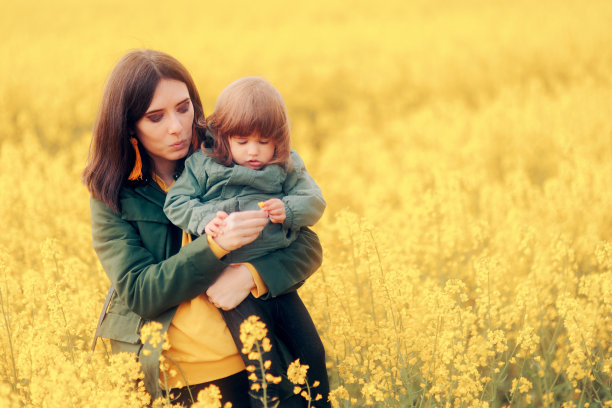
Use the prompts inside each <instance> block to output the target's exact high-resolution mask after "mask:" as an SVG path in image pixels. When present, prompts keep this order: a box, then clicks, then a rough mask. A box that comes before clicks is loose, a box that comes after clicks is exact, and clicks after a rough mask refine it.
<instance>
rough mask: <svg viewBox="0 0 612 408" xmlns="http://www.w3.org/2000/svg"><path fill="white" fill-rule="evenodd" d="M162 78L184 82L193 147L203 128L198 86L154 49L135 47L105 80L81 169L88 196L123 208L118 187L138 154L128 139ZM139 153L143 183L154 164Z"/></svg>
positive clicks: (171, 58) (122, 185) (184, 71)
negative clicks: (190, 106) (191, 116)
mask: <svg viewBox="0 0 612 408" xmlns="http://www.w3.org/2000/svg"><path fill="white" fill-rule="evenodd" d="M164 78H166V79H175V80H178V81H181V82H183V83H185V85H186V86H187V90H188V91H189V96H190V98H191V102H192V104H193V110H194V132H193V135H192V137H193V141H194V143H192V145H193V146H196V145H197V139H198V138H197V134H199V133H201V132H202V131H203V129H204V127H205V117H204V109H203V108H202V102H201V100H200V96H199V94H198V90H197V89H196V86H195V84H194V82H193V79H192V78H191V75H190V74H189V72H188V71H187V69H186V68H185V67H184V66H183V65H182V64H181V63H180V62H178V61H177V60H176V59H175V58H173V57H171V56H170V55H168V54H165V53H163V52H160V51H154V50H134V51H131V52H129V53H127V54H126V55H125V56H123V58H121V60H120V61H119V62H118V63H117V65H116V66H115V68H114V69H113V71H112V73H111V75H110V77H109V79H108V82H107V84H106V88H105V90H104V96H103V97H102V103H101V105H100V111H99V112H98V117H97V119H96V122H95V125H94V129H93V135H92V140H91V144H90V146H89V159H88V164H87V167H86V168H85V170H84V171H83V182H84V183H85V185H86V186H87V188H88V189H89V191H90V192H91V195H92V196H93V197H94V198H96V199H98V200H101V201H103V202H104V203H105V204H106V205H107V206H108V207H110V208H111V209H113V210H114V211H115V212H119V211H120V210H121V209H120V203H119V193H120V191H121V188H122V187H124V186H125V185H127V184H128V183H132V182H128V175H129V174H130V172H131V171H132V168H133V167H134V162H135V158H136V157H135V153H134V149H133V147H132V145H131V144H130V137H131V136H132V135H133V134H134V131H135V127H136V122H138V120H140V118H142V117H143V115H144V114H145V113H146V111H147V109H148V108H149V105H150V104H151V100H152V99H153V94H154V93H155V88H156V87H157V84H158V83H159V81H160V80H161V79H164ZM193 146H192V149H193ZM191 151H192V150H190V153H191ZM140 155H141V158H142V164H143V167H142V173H143V177H144V182H147V181H148V180H149V179H150V178H151V172H152V170H153V169H152V165H153V163H152V161H151V159H150V158H149V156H148V154H147V152H146V150H145V149H144V148H142V145H141V148H140Z"/></svg>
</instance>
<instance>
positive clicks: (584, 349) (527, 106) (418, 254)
mask: <svg viewBox="0 0 612 408" xmlns="http://www.w3.org/2000/svg"><path fill="white" fill-rule="evenodd" d="M610 21H612V3H610V2H609V1H604V0H593V1H589V2H588V3H585V2H579V1H568V0H558V1H552V0H543V1H538V2H528V1H524V0H514V1H510V0H499V1H495V2H492V1H484V0H465V1H455V0H437V1H425V0H410V1H396V0H392V1H386V2H374V1H364V0H355V1H353V2H350V3H347V2H344V1H338V0H329V1H314V2H308V3H306V2H302V3H298V4H292V3H291V2H282V1H274V0H269V1H262V2H247V1H231V2H228V3H224V4H221V3H220V2H219V3H211V2H195V1H194V2H190V1H183V0H178V1H173V2H158V1H147V2H144V1H134V2H120V1H116V0H113V1H100V0H96V1H90V2H78V1H74V0H58V1H55V2H35V1H32V0H25V1H20V2H17V1H13V2H10V3H6V2H5V4H3V5H2V13H0V38H2V40H1V41H0V197H1V201H0V219H1V220H2V222H3V225H2V234H0V295H1V298H0V304H1V306H2V308H1V311H2V318H0V333H2V335H1V336H0V346H1V347H0V406H7V407H9V406H10V407H22V406H28V407H29V406H32V407H56V406H57V407H60V406H62V407H63V406H75V407H87V406H92V407H94V406H100V402H99V401H105V402H104V406H109V407H110V406H116V407H126V406H134V407H140V406H144V402H143V401H144V400H143V396H142V395H137V394H135V393H133V392H131V389H130V384H131V383H130V378H132V377H133V376H137V373H136V369H135V367H133V364H131V363H130V362H129V361H127V360H125V359H122V358H117V357H113V358H110V357H108V356H106V354H105V353H104V347H102V346H99V347H98V349H97V351H96V354H95V355H94V357H93V359H92V362H91V363H90V364H86V363H85V360H86V359H87V356H88V353H87V349H88V346H89V342H90V340H91V336H92V333H93V330H94V327H95V324H96V320H97V316H98V313H99V310H100V307H101V305H102V301H103V298H104V295H105V292H106V288H107V286H108V280H107V278H106V277H105V275H104V272H103V271H102V270H101V268H100V266H99V265H98V263H97V260H96V258H95V254H94V253H93V251H92V249H91V238H90V234H91V229H90V226H89V222H90V220H89V208H88V193H87V191H86V189H85V187H84V186H83V185H82V184H81V183H80V172H81V171H82V169H83V167H84V166H85V162H86V158H87V150H88V145H89V139H90V137H91V128H92V124H93V120H94V118H95V115H96V112H97V107H98V103H99V100H100V97H101V93H102V89H103V86H104V82H105V79H106V76H107V75H108V73H109V72H110V70H111V69H112V67H113V66H114V64H115V63H116V62H117V60H118V59H119V58H120V57H121V56H122V55H123V54H124V53H125V52H126V51H127V50H129V49H133V48H154V49H159V50H162V51H165V52H168V53H170V54H171V55H173V56H175V57H176V58H177V59H179V60H180V61H181V62H183V63H184V64H185V65H186V67H187V68H188V69H189V70H190V72H191V73H192V75H193V76H194V79H195V81H196V84H197V85H198V88H199V91H200V95H201V96H202V99H203V101H204V107H205V112H206V113H210V112H211V111H212V108H213V107H214V102H215V98H216V96H217V95H218V93H219V92H220V91H221V89H223V87H224V86H225V85H227V84H228V83H229V82H231V81H232V80H234V79H236V78H238V77H240V76H244V75H261V76H264V77H265V78H267V79H268V80H270V81H271V82H272V83H273V84H274V85H275V86H276V87H277V88H278V89H279V90H280V92H281V93H282V94H283V96H284V98H285V101H286V103H287V106H288V109H289V114H290V117H291V121H292V143H293V146H294V148H296V149H297V150H298V151H299V152H300V154H301V155H302V157H303V158H304V159H305V161H306V164H307V167H308V169H309V171H310V172H311V173H312V175H313V176H314V177H315V179H316V180H317V181H318V183H319V184H320V186H321V187H322V189H323V192H324V195H325V197H326V199H327V202H328V209H327V211H326V214H325V216H324V218H323V220H322V221H321V222H320V223H319V224H318V225H317V226H316V231H317V232H318V233H319V235H320V238H321V240H322V243H323V246H324V249H325V259H324V264H323V267H322V268H321V270H320V271H319V272H317V273H316V274H315V275H314V276H313V277H312V278H311V279H310V280H309V281H308V282H307V283H306V285H305V286H304V287H303V288H302V289H300V294H301V296H302V298H303V299H304V300H305V301H306V303H307V305H308V306H309V310H310V311H311V314H312V315H313V318H314V319H315V321H316V323H317V326H318V328H319V330H320V333H321V336H322V338H323V340H324V343H325V345H326V348H327V351H328V360H329V373H330V377H331V379H332V389H333V390H334V391H333V392H332V397H333V400H332V402H333V403H334V405H335V406H341V407H349V406H350V407H362V406H377V407H395V406H401V407H405V406H415V407H438V406H439V407H446V406H449V407H450V406H452V407H468V406H470V407H472V406H473V407H486V406H491V407H500V406H512V407H528V406H533V407H587V406H588V407H603V406H608V407H610V406H612V402H610V401H611V399H612V394H611V392H612V389H611V376H612V320H611V315H612V313H611V312H612V188H610V187H611V184H610V180H611V179H612V122H611V121H610V117H611V109H612V29H610ZM315 406H316V404H315Z"/></svg>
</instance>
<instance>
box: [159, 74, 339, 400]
mask: <svg viewBox="0 0 612 408" xmlns="http://www.w3.org/2000/svg"><path fill="white" fill-rule="evenodd" d="M207 123H208V127H209V129H210V131H211V132H209V133H207V136H209V137H210V138H212V139H213V141H212V148H209V147H205V143H203V144H202V149H200V150H198V151H196V152H194V153H193V154H192V155H191V156H190V157H189V158H188V159H187V160H186V161H185V169H184V171H183V173H182V174H181V176H180V177H179V178H178V180H177V181H176V182H175V183H174V185H173V186H172V188H171V189H170V191H169V192H168V194H167V197H166V203H165V206H164V211H165V213H166V215H167V217H168V219H170V221H172V222H173V223H174V224H175V225H177V226H179V227H181V228H182V229H183V230H185V231H187V232H189V233H190V234H194V235H201V234H203V233H206V234H208V235H209V236H211V237H215V236H216V234H218V233H219V232H220V231H221V229H220V227H221V226H222V224H223V222H224V221H223V220H224V219H225V218H226V217H227V216H228V214H229V213H231V212H233V211H243V210H261V211H266V212H267V214H268V216H269V218H270V223H268V224H267V225H266V227H265V228H264V230H263V231H262V233H261V236H260V237H259V238H258V239H256V240H255V241H253V242H252V243H250V244H248V245H245V246H243V247H241V248H239V249H237V250H235V251H232V252H231V253H229V254H227V255H226V256H225V258H224V260H227V261H229V262H231V263H238V262H248V261H249V260H252V259H254V258H257V257H258V256H261V255H263V254H265V253H268V252H271V251H274V250H276V249H279V248H283V247H286V246H288V245H290V244H291V242H293V241H294V240H295V239H296V237H297V234H299V230H300V228H301V227H304V226H310V225H313V224H315V223H316V222H317V221H318V220H319V219H320V218H321V216H322V214H323V211H324V209H325V200H324V199H323V197H322V194H321V189H320V188H319V187H318V186H317V184H316V183H315V182H314V180H313V179H312V177H311V176H310V175H309V174H308V173H307V172H306V169H305V166H304V162H303V161H302V159H301V158H300V157H299V156H298V154H297V153H296V152H295V151H292V150H291V149H290V135H289V119H288V115H287V110H286V107H285V103H284V101H283V99H282V97H281V95H280V93H279V92H278V91H277V90H276V88H274V87H273V86H272V85H271V84H270V83H268V82H267V81H265V80H263V79H262V78H259V77H246V78H242V79H239V80H237V81H235V82H233V83H231V84H230V85H228V86H227V87H226V88H225V89H224V90H223V91H222V92H221V95H220V96H219V98H218V100H217V104H216V106H215V111H214V112H213V113H212V115H211V116H210V117H209V118H208V121H207ZM221 314H222V315H223V318H224V320H225V322H226V323H227V326H228V328H229V330H230V332H231V334H232V337H233V338H234V341H235V342H236V344H237V346H238V349H239V350H240V349H241V348H242V342H241V341H240V324H241V323H242V322H243V321H244V320H245V319H246V318H247V317H249V316H250V315H257V316H259V317H260V319H261V320H262V321H263V322H264V323H265V324H266V326H267V327H268V330H269V332H271V333H273V334H274V336H269V337H270V339H271V340H272V345H273V347H272V349H271V351H269V352H266V353H264V355H263V356H262V361H267V360H270V361H271V362H272V365H271V367H270V368H269V369H267V372H269V373H271V374H272V375H274V376H277V377H278V376H281V374H282V373H281V371H282V370H281V368H282V365H281V358H280V355H279V353H280V349H279V347H278V346H277V343H276V341H275V339H276V338H278V339H280V340H282V342H283V344H285V345H286V346H287V349H288V351H289V353H290V354H291V358H292V359H296V358H299V359H300V363H301V364H307V365H309V366H310V368H309V370H308V380H309V383H311V384H312V383H314V382H315V381H318V382H319V383H320V385H319V386H318V387H317V388H315V389H314V390H313V395H316V394H317V393H318V394H321V395H322V397H323V398H322V399H321V400H320V401H317V404H316V406H318V407H323V406H329V403H328V402H327V395H328V393H329V381H328V377H327V371H326V367H325V352H324V350H323V346H322V343H321V340H320V338H319V336H318V333H317V331H316V328H315V327H314V324H313V322H312V319H311V318H310V315H309V314H308V311H307V310H306V308H305V307H304V304H303V303H302V301H301V299H300V298H299V297H298V295H297V292H295V291H293V292H290V293H288V294H285V295H281V296H277V297H275V298H269V299H267V300H260V299H257V298H255V297H253V296H252V295H249V297H247V298H246V299H245V300H244V301H243V302H242V303H241V304H240V305H238V306H237V307H236V308H235V309H233V310H229V311H223V310H221ZM243 359H244V361H245V364H246V365H247V366H249V365H256V366H257V365H258V363H257V362H254V361H253V360H249V359H248V357H247V356H246V355H243ZM259 372H260V370H259V367H257V370H255V373H259ZM259 377H260V376H259V375H258V382H259V383H260V384H261V378H259ZM278 391H279V390H278V386H276V385H274V384H269V385H268V389H267V396H268V405H269V406H270V404H271V406H273V405H274V399H275V398H278V395H279V392H278ZM262 398H263V390H259V391H257V392H255V393H254V395H253V398H252V399H251V401H252V406H254V407H261V406H263V401H262Z"/></svg>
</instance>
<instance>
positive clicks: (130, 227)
mask: <svg viewBox="0 0 612 408" xmlns="http://www.w3.org/2000/svg"><path fill="white" fill-rule="evenodd" d="M165 198H166V195H165V193H164V192H163V191H162V189H161V188H160V187H159V186H158V185H157V183H155V182H153V181H151V182H148V183H146V184H144V185H141V186H138V187H135V188H131V187H124V188H123V189H122V191H121V193H120V209H121V210H120V213H119V214H118V213H115V212H114V211H113V210H111V209H110V208H109V207H108V206H106V205H105V204H104V203H103V202H101V201H99V200H96V199H93V198H92V199H91V202H90V205H91V220H92V235H93V247H94V249H95V251H96V253H97V254H98V258H99V259H100V263H101V264H102V267H103V268H104V271H105V272H106V274H107V275H108V277H109V279H110V281H111V283H112V285H113V286H114V288H115V293H114V294H113V296H112V298H111V301H110V304H109V306H108V309H107V310H106V314H105V316H104V319H103V321H102V323H101V325H100V326H99V327H98V330H97V331H96V335H97V336H99V337H103V338H108V339H110V341H111V347H112V349H113V352H121V351H129V352H134V353H136V354H137V355H138V356H139V359H140V362H141V365H142V369H143V372H144V374H145V386H146V388H147V390H148V391H149V393H150V394H151V396H152V398H153V399H155V398H157V397H159V396H161V388H160V387H159V365H158V364H159V362H158V359H159V356H160V353H161V348H160V347H158V348H156V349H151V351H152V352H151V353H150V354H149V353H144V354H143V353H142V351H143V346H142V344H141V342H140V328H141V327H142V325H143V324H144V323H146V322H148V321H157V322H160V323H161V324H162V327H163V329H162V332H165V331H166V330H167V329H168V326H169V325H170V321H171V320H172V317H173V316H174V313H175V312H176V308H177V306H178V305H179V304H180V303H182V302H185V301H188V300H190V299H193V298H194V297H196V296H198V295H200V294H201V293H203V292H204V291H205V290H206V289H207V288H208V287H209V286H210V285H211V284H212V283H213V282H215V280H216V279H217V277H218V276H219V275H220V274H221V272H222V271H223V269H224V268H225V267H226V266H227V264H226V263H224V262H223V261H221V260H219V259H217V257H216V256H215V255H214V254H213V252H212V250H211V249H210V248H209V246H208V242H207V240H206V237H205V236H203V237H199V238H197V239H195V240H194V241H193V242H192V243H190V244H189V245H186V246H185V247H182V248H181V241H182V231H181V230H180V229H179V228H178V227H176V226H174V225H172V224H171V223H170V222H169V221H168V219H167V218H166V216H165V215H164V212H163V206H164V200H165ZM321 254H322V250H321V246H320V244H319V240H318V238H317V236H316V234H315V233H314V232H312V231H311V230H309V229H303V230H302V231H301V233H300V234H299V238H298V240H297V241H295V242H294V243H293V244H292V245H291V246H289V247H288V248H285V249H282V250H278V251H275V252H273V253H271V254H268V255H266V256H263V257H260V258H258V259H256V260H253V261H251V264H253V266H254V267H255V268H256V269H257V271H258V272H259V274H260V276H261V277H262V279H263V280H264V282H265V283H266V285H267V286H268V293H267V294H266V295H265V296H268V297H269V296H277V295H280V294H282V293H287V292H290V291H292V290H295V289H297V288H298V287H299V286H301V285H302V284H303V283H304V281H305V279H306V278H308V277H309V276H310V275H311V274H312V273H313V272H314V271H315V270H316V269H317V268H318V267H319V266H320V264H321ZM145 347H149V345H148V344H147V345H146V346H145ZM145 354H148V355H145Z"/></svg>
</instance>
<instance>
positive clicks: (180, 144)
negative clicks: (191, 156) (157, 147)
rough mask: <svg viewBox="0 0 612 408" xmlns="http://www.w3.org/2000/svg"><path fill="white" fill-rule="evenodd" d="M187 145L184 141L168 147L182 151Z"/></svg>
mask: <svg viewBox="0 0 612 408" xmlns="http://www.w3.org/2000/svg"><path fill="white" fill-rule="evenodd" d="M186 144H187V141H186V140H181V141H180V142H177V143H174V144H171V145H170V147H171V148H173V149H182V148H183V147H185V145H186Z"/></svg>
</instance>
